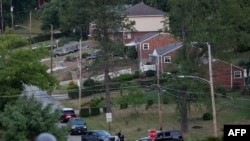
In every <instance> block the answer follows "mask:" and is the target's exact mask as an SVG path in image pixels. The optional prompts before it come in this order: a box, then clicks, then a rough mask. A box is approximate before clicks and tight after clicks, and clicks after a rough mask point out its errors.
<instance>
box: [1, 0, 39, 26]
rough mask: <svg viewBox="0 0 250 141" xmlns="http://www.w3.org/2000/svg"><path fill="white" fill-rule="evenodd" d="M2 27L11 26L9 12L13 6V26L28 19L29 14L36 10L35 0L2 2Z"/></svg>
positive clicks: (3, 0)
mask: <svg viewBox="0 0 250 141" xmlns="http://www.w3.org/2000/svg"><path fill="white" fill-rule="evenodd" d="M2 2H3V3H2V5H3V11H2V12H3V21H4V27H7V26H9V27H10V26H11V22H12V21H11V11H10V8H11V6H13V20H14V21H13V22H14V24H17V23H20V22H23V21H24V20H25V19H27V18H28V17H29V12H30V11H33V10H35V9H36V8H37V0H2Z"/></svg>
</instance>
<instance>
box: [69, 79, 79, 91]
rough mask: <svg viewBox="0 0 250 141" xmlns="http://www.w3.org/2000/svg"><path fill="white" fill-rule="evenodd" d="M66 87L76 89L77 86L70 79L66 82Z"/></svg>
mask: <svg viewBox="0 0 250 141" xmlns="http://www.w3.org/2000/svg"><path fill="white" fill-rule="evenodd" d="M67 89H78V86H77V84H76V83H75V82H74V81H70V82H69V83H68V86H67Z"/></svg>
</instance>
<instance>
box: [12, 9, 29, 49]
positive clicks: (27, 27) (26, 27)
mask: <svg viewBox="0 0 250 141" xmlns="http://www.w3.org/2000/svg"><path fill="white" fill-rule="evenodd" d="M29 15H30V25H29V26H24V25H15V27H22V28H25V29H28V30H29V41H30V43H29V44H30V49H32V46H31V45H32V41H31V31H32V28H31V27H32V25H31V24H32V23H31V19H32V18H31V12H30V14H29Z"/></svg>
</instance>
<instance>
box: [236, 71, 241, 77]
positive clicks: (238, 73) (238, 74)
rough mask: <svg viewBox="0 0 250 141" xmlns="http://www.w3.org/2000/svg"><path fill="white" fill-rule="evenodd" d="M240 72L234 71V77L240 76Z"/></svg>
mask: <svg viewBox="0 0 250 141" xmlns="http://www.w3.org/2000/svg"><path fill="white" fill-rule="evenodd" d="M241 77H242V74H241V71H234V78H241Z"/></svg>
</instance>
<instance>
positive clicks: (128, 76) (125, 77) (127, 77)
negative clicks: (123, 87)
mask: <svg viewBox="0 0 250 141" xmlns="http://www.w3.org/2000/svg"><path fill="white" fill-rule="evenodd" d="M118 78H119V80H120V81H130V80H133V78H134V75H133V74H129V73H126V74H121V75H120V76H118Z"/></svg>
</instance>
